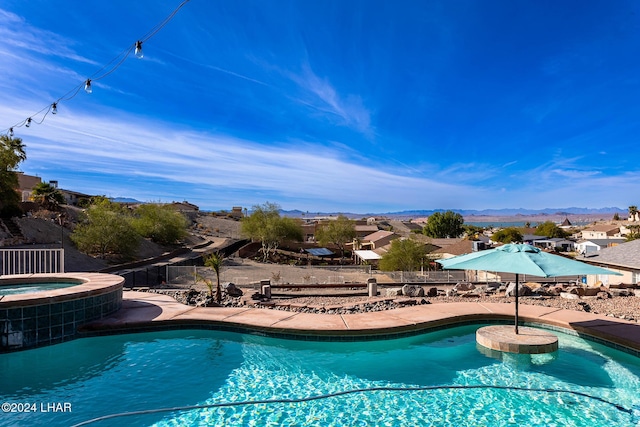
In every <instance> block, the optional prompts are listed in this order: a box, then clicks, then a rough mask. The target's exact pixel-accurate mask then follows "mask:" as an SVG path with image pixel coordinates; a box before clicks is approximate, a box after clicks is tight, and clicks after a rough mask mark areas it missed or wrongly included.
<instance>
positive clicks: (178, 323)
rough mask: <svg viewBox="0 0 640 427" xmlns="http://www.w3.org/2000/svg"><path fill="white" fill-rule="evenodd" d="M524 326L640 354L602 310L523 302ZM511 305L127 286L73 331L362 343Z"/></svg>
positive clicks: (621, 324) (638, 330) (625, 325)
mask: <svg viewBox="0 0 640 427" xmlns="http://www.w3.org/2000/svg"><path fill="white" fill-rule="evenodd" d="M519 317H520V320H521V322H522V324H523V325H530V326H537V327H542V328H545V329H550V330H558V331H562V332H565V333H569V334H572V335H578V336H581V337H584V338H587V339H590V340H592V341H596V342H600V343H603V344H606V345H608V346H611V347H614V348H616V349H619V350H622V351H625V352H627V353H630V354H633V355H635V356H637V357H640V324H638V323H634V322H630V321H627V320H623V319H617V318H614V317H607V316H604V315H598V314H592V313H586V312H578V311H573V310H566V309H559V308H553V307H543V306H534V305H526V304H521V305H520V308H519ZM513 319H514V305H513V303H486V302H451V303H434V304H424V305H414V306H407V307H401V308H397V309H393V310H385V311H376V312H369V313H354V314H315V313H301V312H294V311H284V310H274V309H265V308H256V307H250V306H247V307H193V306H187V305H184V304H181V303H179V302H177V301H176V300H175V299H173V298H171V297H170V296H167V295H161V294H155V293H146V292H135V291H125V292H124V293H123V304H122V308H121V309H120V310H119V311H118V312H116V313H114V314H112V315H110V316H108V317H105V318H103V319H100V320H96V321H93V322H91V323H88V324H86V325H83V326H82V327H81V328H79V330H78V332H79V336H95V335H108V334H118V333H129V332H145V331H154V330H161V329H186V328H202V329H218V330H227V331H237V332H243V333H253V334H261V335H268V336H274V337H282V338H291V339H300V340H314V341H317V340H322V341H360V340H374V339H390V338H398V337H402V336H408V335H416V334H418V333H424V332H428V331H432V330H436V329H444V328H449V327H454V326H460V325H464V324H480V323H487V322H489V323H502V324H508V323H510V322H511V323H512V322H513V321H514V320H513Z"/></svg>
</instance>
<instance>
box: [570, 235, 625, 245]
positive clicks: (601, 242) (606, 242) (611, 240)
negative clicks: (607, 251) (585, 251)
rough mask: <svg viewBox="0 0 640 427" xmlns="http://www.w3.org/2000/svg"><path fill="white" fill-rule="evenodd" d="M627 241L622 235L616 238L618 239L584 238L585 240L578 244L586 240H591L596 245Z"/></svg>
mask: <svg viewBox="0 0 640 427" xmlns="http://www.w3.org/2000/svg"><path fill="white" fill-rule="evenodd" d="M626 241H627V239H623V238H622V237H620V238H616V239H583V240H579V241H578V244H580V243H585V242H591V243H593V244H594V245H598V246H604V247H607V246H609V245H610V244H612V243H624V242H626Z"/></svg>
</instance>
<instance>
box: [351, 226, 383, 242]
mask: <svg viewBox="0 0 640 427" xmlns="http://www.w3.org/2000/svg"><path fill="white" fill-rule="evenodd" d="M355 229H356V238H358V239H361V240H362V239H364V238H365V237H366V236H368V235H370V234H372V233H375V232H376V231H378V230H379V228H378V226H377V225H375V224H358V223H356V225H355Z"/></svg>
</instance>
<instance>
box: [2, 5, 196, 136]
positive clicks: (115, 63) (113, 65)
mask: <svg viewBox="0 0 640 427" xmlns="http://www.w3.org/2000/svg"><path fill="white" fill-rule="evenodd" d="M189 1H190V0H183V1H182V2H181V3H180V4H179V5H178V6H177V7H176V8H175V9H174V10H173V11H172V12H171V13H170V14H169V15H168V16H167V17H166V18H165V19H164V20H162V21H161V22H160V23H159V24H157V25H155V26H154V27H153V28H152V29H151V30H149V31H148V32H147V33H146V34H145V35H144V36H143V37H141V38H140V39H138V40H137V41H136V42H135V43H133V44H130V45H129V46H128V47H127V48H125V49H124V50H123V51H122V52H120V53H119V54H118V55H117V56H115V57H114V58H113V59H111V61H109V62H107V63H106V64H105V65H104V66H102V68H100V69H99V70H97V71H96V72H95V73H93V74H92V75H91V76H89V78H87V79H84V80H83V82H82V83H80V84H79V85H77V86H74V87H73V89H71V90H70V91H68V92H67V93H65V94H64V95H62V96H61V97H60V98H58V99H56V100H55V101H54V102H52V103H50V104H49V105H47V106H46V107H44V108H43V109H41V110H40V111H38V112H37V113H35V114H33V115H31V116H29V117H28V118H26V119H24V120H22V121H21V122H18V123H16V124H14V125H13V126H10V127H8V128H6V129H4V130H2V131H1V132H0V133H2V134H7V135H9V136H13V132H14V130H15V129H16V128H20V127H23V126H26V127H29V126H28V125H30V124H32V123H36V124H38V125H40V124H42V122H44V119H45V118H46V117H47V115H48V114H49V113H50V112H51V111H52V110H53V109H54V105H55V106H56V108H57V106H58V105H59V104H60V102H63V101H69V100H71V99H73V98H74V97H75V96H76V95H77V94H78V93H79V92H80V89H82V88H84V87H85V85H86V84H87V82H91V81H98V80H101V79H104V78H105V77H107V76H108V75H110V74H111V73H113V72H114V71H116V70H117V69H118V68H120V66H121V65H122V64H123V63H124V61H125V60H126V59H127V58H128V57H129V55H131V52H133V51H134V50H135V49H136V48H140V49H141V48H142V44H144V43H145V42H146V41H148V40H149V39H151V38H152V37H153V36H155V35H156V34H157V33H158V32H159V31H160V30H162V29H163V28H164V27H165V26H166V25H167V24H168V23H169V22H170V21H171V20H172V19H173V18H174V17H175V16H176V14H177V13H178V12H179V11H180V9H182V8H183V7H184V6H185V5H186V4H187V3H189ZM45 111H46V112H45ZM43 113H44V114H43ZM41 114H43V115H42V119H40V121H36V120H35V118H36V117H38V116H40V115H41ZM54 114H55V113H54Z"/></svg>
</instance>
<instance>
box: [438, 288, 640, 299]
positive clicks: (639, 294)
mask: <svg viewBox="0 0 640 427" xmlns="http://www.w3.org/2000/svg"><path fill="white" fill-rule="evenodd" d="M638 295H640V294H638ZM427 296H428V297H437V296H438V288H429V290H428V291H427Z"/></svg>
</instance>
